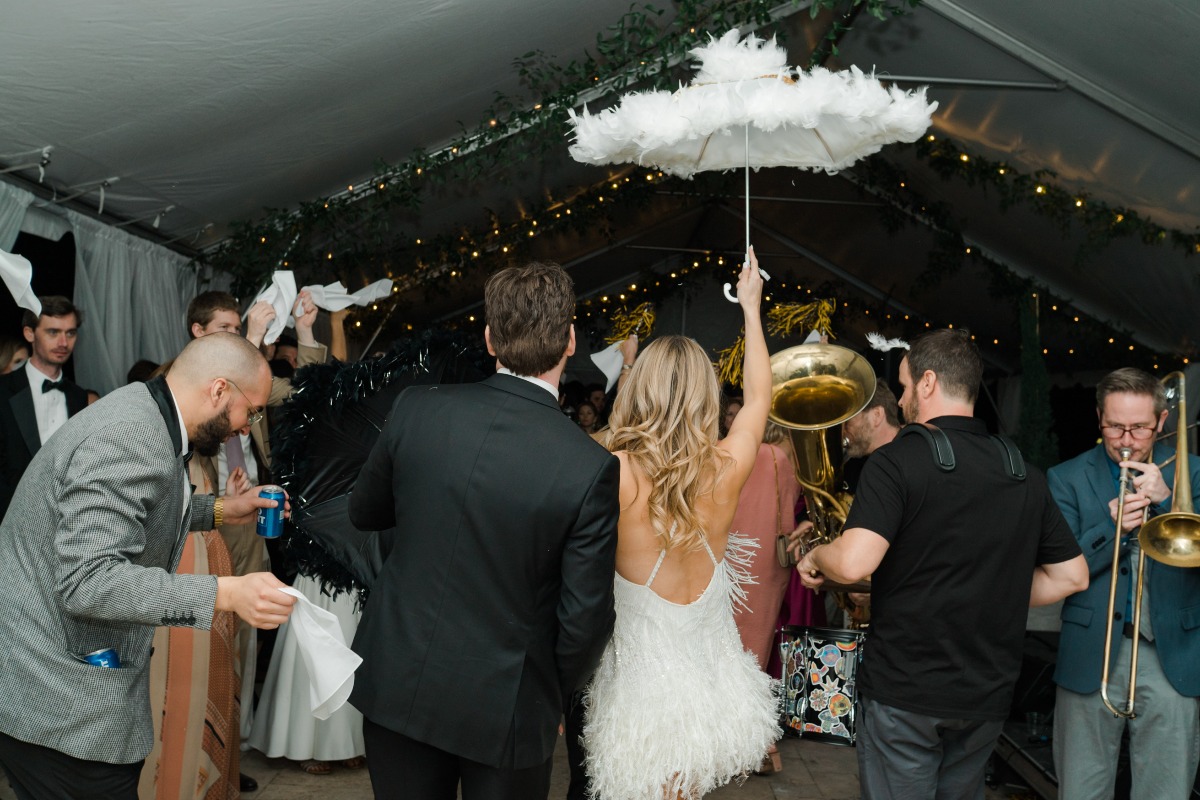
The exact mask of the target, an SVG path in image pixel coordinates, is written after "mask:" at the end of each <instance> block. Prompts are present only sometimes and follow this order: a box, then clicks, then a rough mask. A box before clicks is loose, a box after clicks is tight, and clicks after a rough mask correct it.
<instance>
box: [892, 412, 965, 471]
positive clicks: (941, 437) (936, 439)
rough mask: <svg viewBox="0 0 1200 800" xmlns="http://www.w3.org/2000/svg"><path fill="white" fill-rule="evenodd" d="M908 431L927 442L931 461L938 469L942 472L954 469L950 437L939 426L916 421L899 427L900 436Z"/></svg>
mask: <svg viewBox="0 0 1200 800" xmlns="http://www.w3.org/2000/svg"><path fill="white" fill-rule="evenodd" d="M910 433H915V434H917V435H918V436H921V437H923V438H924V439H925V441H926V442H927V443H928V444H929V449H930V451H932V452H933V463H935V464H937V466H938V469H940V470H941V471H942V472H953V471H954V467H955V462H954V448H953V447H951V446H950V438H949V437H948V436H946V434H945V433H944V432H943V431H942V429H941V428H939V427H938V426H936V425H930V424H929V423H927V422H926V423H921V422H916V423H912V424H911V425H905V426H904V427H903V428H901V429H900V435H901V436H907V435H908V434H910Z"/></svg>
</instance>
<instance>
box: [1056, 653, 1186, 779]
mask: <svg viewBox="0 0 1200 800" xmlns="http://www.w3.org/2000/svg"><path fill="white" fill-rule="evenodd" d="M1130 646H1131V642H1130V640H1129V639H1121V652H1120V654H1119V655H1118V657H1117V663H1116V665H1114V669H1113V671H1112V673H1111V674H1110V675H1109V694H1108V699H1109V700H1110V701H1112V703H1113V705H1115V706H1116V707H1117V708H1124V706H1125V695H1126V691H1125V690H1126V688H1127V687H1128V686H1129V655H1130ZM1133 710H1134V712H1135V713H1136V714H1137V716H1136V717H1135V718H1133V719H1131V720H1125V719H1123V718H1120V717H1114V716H1113V715H1112V712H1110V711H1109V710H1108V709H1107V708H1105V707H1104V703H1103V701H1102V700H1101V699H1100V692H1099V691H1096V692H1093V693H1092V694H1077V693H1076V692H1072V691H1069V690H1067V689H1064V688H1062V687H1061V686H1060V687H1058V696H1057V700H1056V701H1055V708H1054V771H1055V773H1057V775H1058V787H1059V797H1060V798H1061V800H1102V799H1103V800H1111V798H1112V796H1113V787H1114V784H1115V783H1116V778H1117V755H1118V753H1119V751H1120V749H1121V733H1122V732H1123V731H1124V729H1125V726H1126V725H1128V726H1129V763H1130V768H1131V769H1132V772H1133V787H1132V792H1131V793H1130V797H1131V798H1132V800H1172V799H1173V798H1179V800H1184V799H1185V798H1187V797H1189V796H1190V792H1191V788H1192V782H1193V780H1195V777H1196V765H1197V761H1198V760H1200V700H1197V698H1195V697H1184V696H1183V695H1181V694H1179V693H1178V692H1176V691H1175V690H1174V689H1173V688H1171V684H1170V683H1168V682H1167V676H1166V675H1164V674H1163V671H1162V666H1161V664H1160V663H1159V660H1158V652H1157V651H1156V650H1155V647H1154V644H1153V643H1151V642H1142V644H1141V647H1140V648H1139V649H1138V680H1137V693H1136V695H1135V697H1134V709H1133Z"/></svg>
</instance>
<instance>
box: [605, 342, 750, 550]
mask: <svg viewBox="0 0 1200 800" xmlns="http://www.w3.org/2000/svg"><path fill="white" fill-rule="evenodd" d="M719 397H720V387H719V386H718V385H717V376H716V372H715V371H714V369H713V365H712V362H711V361H709V359H708V355H707V354H706V353H705V352H704V349H703V348H701V347H700V345H698V344H697V343H696V342H695V341H694V340H692V339H689V338H687V337H686V336H663V337H661V338H659V339H656V340H655V341H654V342H653V343H652V344H650V346H649V347H647V348H646V349H645V350H644V351H643V352H642V353H641V354H640V355H639V356H638V360H637V362H636V364H635V365H634V367H633V370H632V371H631V372H630V373H629V377H628V378H626V382H625V384H624V385H623V386H622V387H621V391H620V393H619V394H618V395H617V399H616V402H615V403H614V404H613V410H612V414H611V415H610V416H609V419H608V425H609V429H608V431H607V435H606V437H605V439H604V444H605V445H606V446H607V447H608V449H609V450H611V451H613V452H616V451H618V450H624V451H625V452H626V453H628V454H629V458H630V459H632V460H633V462H634V463H635V464H637V466H638V467H639V468H640V469H641V471H642V473H643V474H644V475H645V476H646V478H647V480H648V481H649V482H650V497H649V498H648V505H649V512H650V523H651V525H652V526H653V527H654V532H655V534H657V536H658V539H659V541H660V542H661V543H662V546H663V549H665V550H671V549H674V548H677V547H682V548H684V550H685V551H686V550H698V549H699V548H700V547H701V546H702V542H703V540H704V537H705V531H704V529H703V528H702V527H701V526H700V519H699V517H697V515H696V512H695V511H694V510H693V509H694V508H695V504H696V502H695V501H696V498H697V497H700V496H701V495H703V494H707V493H711V492H712V491H713V489H714V488H715V487H716V485H717V481H718V480H719V479H720V477H721V475H722V474H723V473H724V471H725V469H726V468H727V467H728V456H726V455H725V454H724V453H723V452H722V451H721V450H719V449H718V448H717V447H716V441H717V435H718V428H717V425H718V419H719V417H720V411H721V405H720V401H719Z"/></svg>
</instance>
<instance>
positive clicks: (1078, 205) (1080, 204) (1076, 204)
mask: <svg viewBox="0 0 1200 800" xmlns="http://www.w3.org/2000/svg"><path fill="white" fill-rule="evenodd" d="M1075 207H1076V208H1083V201H1082V200H1080V199H1079V198H1076V199H1075Z"/></svg>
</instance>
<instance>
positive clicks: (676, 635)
mask: <svg viewBox="0 0 1200 800" xmlns="http://www.w3.org/2000/svg"><path fill="white" fill-rule="evenodd" d="M761 295H762V278H761V277H760V276H759V273H758V262H757V260H756V259H755V258H754V253H753V250H751V252H750V256H749V263H748V264H746V265H743V268H742V271H741V275H740V277H739V280H738V303H739V304H740V305H741V307H742V312H743V315H744V317H745V331H746V355H745V366H744V373H745V404H744V405H743V407H742V410H741V412H740V413H739V414H738V415H737V417H736V419H735V420H734V422H733V425H732V427H731V428H730V431H729V435H728V436H727V437H726V438H725V439H723V440H721V441H717V435H718V434H717V421H718V415H719V414H720V403H719V394H720V388H719V386H718V385H717V379H716V375H715V373H714V371H713V366H712V363H711V362H710V361H709V359H708V356H707V355H706V354H705V352H704V350H703V349H702V348H701V347H700V345H698V344H697V343H696V342H695V341H693V340H692V339H688V338H686V337H683V336H665V337H662V338H660V339H658V340H657V341H655V342H654V343H653V344H651V345H650V346H649V347H647V348H646V349H645V351H644V352H643V353H642V355H641V357H640V358H639V359H638V360H637V362H636V364H635V365H634V367H633V370H632V371H631V372H630V373H629V375H628V378H627V380H626V382H625V384H624V385H623V386H622V387H621V391H620V393H619V394H618V395H617V400H616V403H615V405H614V407H613V410H612V416H611V417H610V419H609V426H610V427H609V431H608V432H607V435H606V437H605V444H606V445H607V447H608V448H609V449H610V450H611V451H612V452H613V453H614V454H615V455H616V456H617V458H618V459H619V460H620V462H621V517H620V521H619V525H618V533H617V562H616V567H617V576H616V608H617V621H616V628H615V630H614V633H613V638H612V641H611V642H610V643H609V645H608V648H607V649H606V650H605V653H604V656H603V658H602V660H601V663H600V667H599V668H598V669H597V672H596V676H595V678H594V679H593V682H592V686H591V689H590V690H589V693H588V698H587V718H586V722H585V725H584V735H583V742H584V746H585V748H586V751H587V766H588V774H589V775H590V776H591V780H592V787H593V795H594V796H595V797H597V798H600V800H626V798H628V800H648V799H657V798H668V800H669V799H671V798H689V800H690V798H697V797H700V796H701V795H703V794H704V793H706V792H708V791H711V790H712V789H714V788H716V787H718V786H721V785H723V784H725V783H727V782H728V781H729V780H730V779H731V778H733V777H735V776H740V775H744V774H746V773H748V772H750V771H752V770H754V769H756V768H757V767H758V766H759V765H760V764H761V762H762V759H763V756H764V754H765V753H766V752H767V749H768V747H769V746H770V745H771V744H772V743H774V741H775V740H776V739H777V738H778V737H779V728H778V725H777V712H776V702H775V694H774V687H773V686H772V681H771V680H770V678H769V677H768V676H767V675H766V674H765V673H763V672H762V671H761V670H760V669H759V668H758V662H757V661H756V660H755V658H754V656H753V655H752V654H751V653H748V652H746V651H745V650H744V649H743V647H742V643H741V639H740V638H739V636H738V632H737V628H736V627H735V625H734V620H733V605H734V603H736V602H737V601H738V600H739V599H740V598H741V596H742V590H741V589H740V587H739V582H740V581H743V580H745V575H744V567H745V563H746V558H747V555H748V552H747V547H748V546H749V541H748V540H747V539H744V538H742V537H739V536H738V535H737V534H736V533H730V531H729V526H730V523H731V522H732V520H733V512H734V510H735V509H736V507H737V500H738V493H739V492H740V491H741V488H742V485H743V484H744V483H745V482H746V479H747V478H748V477H749V475H750V471H751V469H752V468H753V466H754V460H755V456H756V455H757V453H758V446H759V444H760V443H761V442H762V438H763V430H764V428H765V425H766V420H767V408H768V405H769V403H770V393H771V376H770V362H769V358H768V355H767V346H766V342H765V340H764V338H763V331H762V323H761V320H760V319H759V301H760V297H761Z"/></svg>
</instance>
